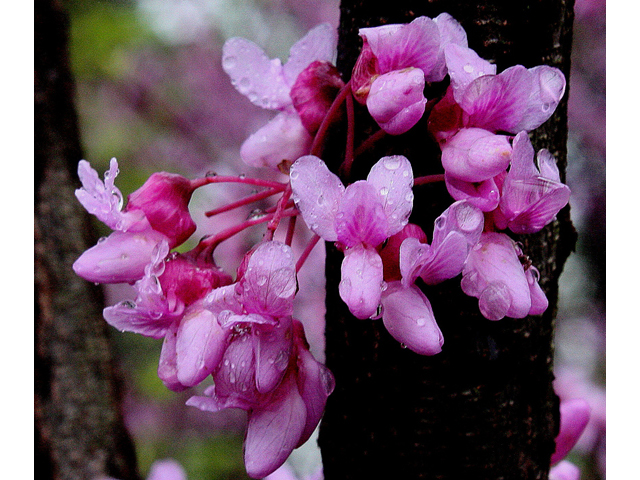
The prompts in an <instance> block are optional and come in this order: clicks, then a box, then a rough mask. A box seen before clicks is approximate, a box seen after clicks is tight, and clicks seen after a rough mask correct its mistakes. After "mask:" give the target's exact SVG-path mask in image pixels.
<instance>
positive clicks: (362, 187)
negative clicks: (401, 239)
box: [335, 180, 389, 247]
mask: <svg viewBox="0 0 640 480" xmlns="http://www.w3.org/2000/svg"><path fill="white" fill-rule="evenodd" d="M335 226H336V234H337V237H338V241H339V242H340V243H342V244H343V245H345V246H347V247H354V246H356V245H360V244H362V243H364V244H366V245H368V246H370V247H377V246H378V245H380V244H381V243H382V242H383V241H384V240H385V239H386V238H387V237H388V235H387V231H388V229H389V226H388V221H387V216H386V213H385V211H384V207H383V206H382V197H381V195H380V194H379V192H377V191H376V189H375V187H374V186H373V185H372V184H370V183H369V182H366V181H364V180H359V181H357V182H355V183H352V184H351V185H349V186H348V187H347V189H346V190H345V192H344V196H343V197H342V201H341V202H340V208H339V209H338V212H337V214H336V220H335Z"/></svg>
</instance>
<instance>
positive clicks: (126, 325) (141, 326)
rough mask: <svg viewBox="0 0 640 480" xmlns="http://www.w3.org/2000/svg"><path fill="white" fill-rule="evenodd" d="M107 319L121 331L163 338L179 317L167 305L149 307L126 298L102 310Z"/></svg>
mask: <svg viewBox="0 0 640 480" xmlns="http://www.w3.org/2000/svg"><path fill="white" fill-rule="evenodd" d="M102 314H103V316H104V318H105V320H106V321H107V323H108V324H109V325H111V326H112V327H114V328H116V329H118V330H120V331H121V332H133V333H139V334H141V335H144V336H145V337H151V338H162V337H163V336H164V335H165V334H166V333H167V329H168V328H169V326H170V325H171V324H172V322H173V321H174V320H176V319H177V318H179V316H178V315H176V314H175V313H174V312H171V311H170V310H169V309H168V307H167V306H165V305H161V306H160V307H159V308H157V309H154V308H149V307H148V306H146V305H137V304H136V303H135V302H132V301H130V300H124V301H122V302H120V303H118V304H116V305H113V306H111V307H107V308H105V309H104V311H103V312H102Z"/></svg>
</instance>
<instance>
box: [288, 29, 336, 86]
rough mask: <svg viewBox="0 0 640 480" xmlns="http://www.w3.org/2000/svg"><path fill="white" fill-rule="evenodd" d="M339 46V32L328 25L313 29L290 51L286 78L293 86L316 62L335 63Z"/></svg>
mask: <svg viewBox="0 0 640 480" xmlns="http://www.w3.org/2000/svg"><path fill="white" fill-rule="evenodd" d="M337 45H338V31H337V30H336V29H335V28H334V27H332V26H331V25H330V24H328V23H321V24H320V25H317V26H315V27H313V28H312V29H311V30H309V32H308V33H307V34H306V35H305V36H304V37H302V38H301V39H300V40H298V41H297V42H296V43H295V44H294V45H293V46H292V47H291V49H290V50H289V60H288V61H287V63H286V64H285V65H284V67H283V71H284V78H285V81H286V82H287V84H288V85H290V86H292V85H293V84H294V82H295V81H296V78H297V77H298V75H300V72H302V71H303V70H304V69H305V68H307V67H308V66H309V64H310V63H311V62H314V61H316V60H320V61H326V62H333V61H334V60H335V56H336V47H337Z"/></svg>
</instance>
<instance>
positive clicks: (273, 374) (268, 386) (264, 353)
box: [253, 317, 293, 393]
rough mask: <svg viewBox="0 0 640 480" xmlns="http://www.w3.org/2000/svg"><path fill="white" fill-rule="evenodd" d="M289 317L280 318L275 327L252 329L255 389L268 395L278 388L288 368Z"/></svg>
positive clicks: (290, 342)
mask: <svg viewBox="0 0 640 480" xmlns="http://www.w3.org/2000/svg"><path fill="white" fill-rule="evenodd" d="M291 328H292V327H291V317H282V318H280V322H279V323H278V325H276V326H273V327H271V326H264V327H258V328H254V329H253V334H254V335H255V336H256V337H257V341H256V347H257V350H256V387H257V389H258V392H260V393H268V392H270V391H272V390H273V389H274V388H276V387H277V386H278V384H279V383H280V381H281V380H282V377H283V376H284V373H285V371H286V369H287V367H288V366H289V359H290V357H291V348H292V346H293V343H292V335H291Z"/></svg>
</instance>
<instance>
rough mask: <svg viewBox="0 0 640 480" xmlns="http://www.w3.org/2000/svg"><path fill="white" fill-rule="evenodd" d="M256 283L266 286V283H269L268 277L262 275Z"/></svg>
mask: <svg viewBox="0 0 640 480" xmlns="http://www.w3.org/2000/svg"><path fill="white" fill-rule="evenodd" d="M256 283H257V284H258V286H260V287H262V286H264V284H265V283H267V277H266V276H264V275H260V276H259V277H258V278H257V280H256Z"/></svg>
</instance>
